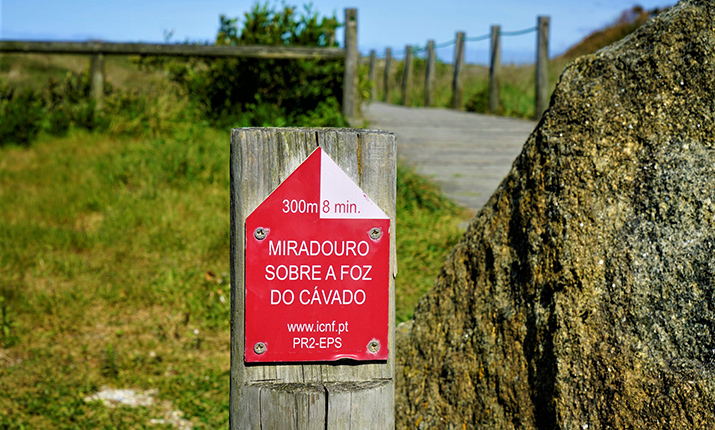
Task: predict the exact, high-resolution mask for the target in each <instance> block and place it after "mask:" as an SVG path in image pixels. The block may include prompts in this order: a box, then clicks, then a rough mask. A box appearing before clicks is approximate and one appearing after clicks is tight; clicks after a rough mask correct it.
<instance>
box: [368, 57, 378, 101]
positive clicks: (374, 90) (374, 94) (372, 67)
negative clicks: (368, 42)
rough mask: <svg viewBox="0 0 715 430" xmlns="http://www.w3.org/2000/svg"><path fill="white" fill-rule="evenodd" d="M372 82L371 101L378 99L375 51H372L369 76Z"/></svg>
mask: <svg viewBox="0 0 715 430" xmlns="http://www.w3.org/2000/svg"><path fill="white" fill-rule="evenodd" d="M367 77H368V80H369V81H370V101H373V100H375V99H376V98H377V82H376V80H375V50H374V49H371V50H370V71H369V73H368V75H367Z"/></svg>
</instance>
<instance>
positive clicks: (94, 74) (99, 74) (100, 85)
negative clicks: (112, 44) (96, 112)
mask: <svg viewBox="0 0 715 430" xmlns="http://www.w3.org/2000/svg"><path fill="white" fill-rule="evenodd" d="M90 76H91V81H90V90H89V92H90V96H91V97H92V99H93V100H94V103H95V104H94V107H95V109H102V108H103V107H104V55H103V54H101V53H100V54H94V55H92V61H91V63H90Z"/></svg>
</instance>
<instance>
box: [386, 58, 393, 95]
mask: <svg viewBox="0 0 715 430" xmlns="http://www.w3.org/2000/svg"><path fill="white" fill-rule="evenodd" d="M390 63H392V49H390V48H385V103H390V87H391V85H390V68H391V67H392V64H390Z"/></svg>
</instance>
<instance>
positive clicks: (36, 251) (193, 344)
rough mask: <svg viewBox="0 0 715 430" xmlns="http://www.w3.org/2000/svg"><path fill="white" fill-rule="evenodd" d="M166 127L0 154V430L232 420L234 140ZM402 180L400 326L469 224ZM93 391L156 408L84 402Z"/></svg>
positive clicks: (425, 188) (41, 143) (426, 189)
mask: <svg viewBox="0 0 715 430" xmlns="http://www.w3.org/2000/svg"><path fill="white" fill-rule="evenodd" d="M118 124H119V125H121V124H124V123H123V122H119V123H118ZM162 124H163V125H162V126H161V127H158V126H157V127H158V128H159V129H160V130H159V131H157V132H156V133H150V134H149V135H146V134H141V135H139V136H138V137H137V136H135V137H131V136H125V135H124V134H122V133H115V132H113V130H114V131H116V130H115V129H113V128H112V127H110V128H109V129H108V130H107V131H103V132H96V131H95V132H90V131H86V130H82V129H71V130H70V131H69V133H68V134H67V135H66V136H65V137H53V136H48V135H44V134H40V136H39V138H38V139H37V140H36V141H34V142H33V143H32V144H31V145H29V146H15V145H4V146H0V208H2V210H0V244H1V245H0V310H1V312H0V392H2V393H11V394H10V395H3V396H0V429H5V428H13V429H15V428H17V429H20V428H28V429H29V428H32V429H35V428H53V429H55V428H68V429H69V428H72V429H76V428H87V429H90V428H91V429H95V428H145V427H147V426H149V424H150V421H151V420H152V419H153V420H161V419H164V422H167V421H166V417H167V416H172V415H171V414H172V411H181V412H182V413H183V414H184V415H183V417H184V418H183V419H185V420H188V421H187V422H190V423H192V425H193V426H194V427H195V428H225V427H226V426H227V420H228V384H229V350H230V337H229V311H230V305H229V300H228V299H229V297H230V287H229V284H228V279H229V275H228V272H229V239H230V238H229V231H230V225H229V173H228V172H229V161H228V160H229V157H228V156H229V130H216V129H213V128H211V127H209V126H207V125H206V124H204V123H197V124H195V125H192V124H183V125H181V126H179V125H178V124H177V125H176V127H173V126H172V124H171V123H170V122H164V123H162ZM398 176H399V179H398V181H399V186H398V195H399V203H398V204H399V208H398V219H397V235H398V236H397V249H398V267H399V277H398V280H397V307H398V309H397V316H398V320H399V321H402V320H405V319H407V318H409V317H410V316H411V315H412V310H413V309H414V305H415V303H416V302H417V300H418V299H419V297H421V296H422V294H423V293H424V292H425V291H426V290H427V289H428V288H429V287H430V286H431V285H432V283H433V280H434V277H435V276H436V275H437V273H438V271H439V269H440V266H441V263H442V260H443V259H444V256H445V254H446V253H447V252H448V251H449V249H450V248H451V247H452V246H453V244H454V243H455V242H456V240H458V238H459V236H460V229H459V227H458V225H459V223H461V222H463V221H464V220H465V215H464V214H463V213H462V212H461V211H460V210H459V209H458V208H457V207H456V206H455V205H454V204H452V203H450V202H448V201H447V200H445V199H444V198H443V197H441V195H440V193H439V191H438V190H437V189H436V188H435V187H434V186H432V185H430V184H429V183H428V182H426V181H425V180H424V179H423V178H421V177H419V176H417V175H416V174H414V173H413V172H411V171H410V170H408V169H404V168H402V167H400V169H399V173H398ZM435 221H439V222H435ZM436 226H439V227H436ZM103 387H110V388H133V389H137V390H142V391H145V390H152V389H154V390H156V392H155V393H156V394H155V398H156V399H155V401H154V403H153V404H152V405H150V406H142V407H138V408H129V407H126V406H120V407H116V408H108V407H106V406H104V405H103V404H102V403H101V402H99V401H94V402H88V401H85V399H86V398H87V397H88V396H91V395H92V394H93V393H96V392H97V391H98V390H100V389H102V388H103ZM157 425H158V426H159V428H161V424H157ZM152 427H155V426H152Z"/></svg>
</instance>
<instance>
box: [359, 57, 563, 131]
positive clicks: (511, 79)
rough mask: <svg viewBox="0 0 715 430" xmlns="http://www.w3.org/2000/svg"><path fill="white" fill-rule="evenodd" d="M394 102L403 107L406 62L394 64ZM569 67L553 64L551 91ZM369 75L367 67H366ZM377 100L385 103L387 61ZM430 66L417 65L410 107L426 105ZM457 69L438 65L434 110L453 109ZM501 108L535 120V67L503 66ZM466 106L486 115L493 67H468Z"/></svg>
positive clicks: (503, 112) (420, 62)
mask: <svg viewBox="0 0 715 430" xmlns="http://www.w3.org/2000/svg"><path fill="white" fill-rule="evenodd" d="M391 64H392V66H391V73H390V100H389V102H390V103H393V104H402V97H403V96H402V74H403V70H404V61H394V60H393V62H392V63H391ZM565 65H566V61H565V60H563V59H555V60H553V61H550V62H549V91H550V92H551V91H553V89H554V88H555V87H556V81H557V79H558V76H559V75H560V74H561V71H562V70H563V68H564V67H565ZM362 67H363V68H364V69H365V70H364V71H363V75H364V76H367V65H366V64H363V66H362ZM376 67H377V71H376V77H377V83H376V85H377V100H381V101H384V100H385V90H384V67H385V66H384V61H381V62H380V61H378V62H377V66H376ZM425 73H426V65H425V60H424V59H416V60H414V62H413V72H412V79H413V81H412V82H413V84H412V90H411V92H410V103H409V106H412V107H420V106H424V99H425V88H424V79H425ZM453 74H454V67H453V66H452V65H451V64H446V63H441V62H438V63H437V64H436V73H435V76H436V78H435V90H434V100H433V102H432V106H433V107H443V108H451V107H452V78H453ZM499 82H500V83H501V85H500V97H499V98H500V102H501V108H500V109H499V111H497V112H494V113H495V114H497V115H503V116H511V117H517V118H527V119H531V118H533V117H534V98H535V86H536V84H535V70H534V66H533V65H517V64H502V67H501V71H500V74H499ZM463 91H464V93H463V97H462V101H463V104H462V107H463V108H465V109H467V110H470V111H475V112H480V113H486V112H487V106H488V91H489V68H488V67H485V66H482V65H478V64H467V65H466V66H465V68H464V78H463Z"/></svg>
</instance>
